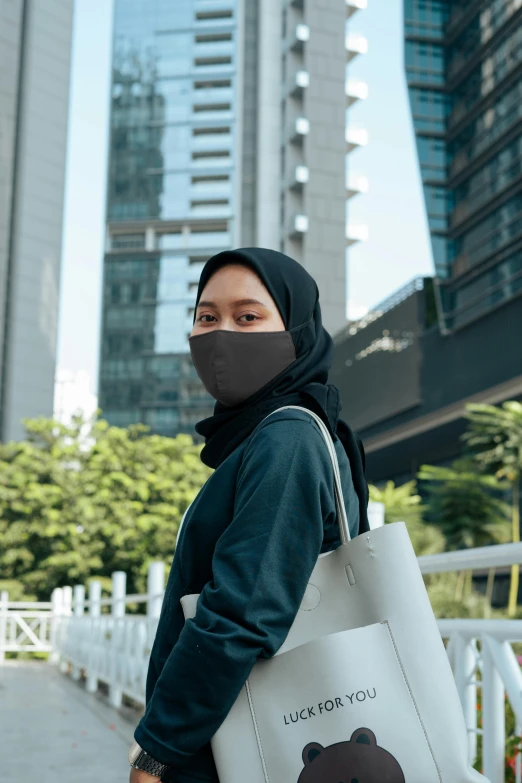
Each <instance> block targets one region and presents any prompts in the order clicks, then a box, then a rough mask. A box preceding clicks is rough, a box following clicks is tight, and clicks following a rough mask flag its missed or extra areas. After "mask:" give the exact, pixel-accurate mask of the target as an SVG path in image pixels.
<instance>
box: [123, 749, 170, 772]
mask: <svg viewBox="0 0 522 783" xmlns="http://www.w3.org/2000/svg"><path fill="white" fill-rule="evenodd" d="M129 764H130V765H131V767H135V769H142V770H143V771H144V772H147V773H148V774H149V775H156V777H158V778H160V777H161V776H162V775H163V773H164V772H165V771H166V770H167V769H168V768H169V764H162V763H161V761H156V759H154V758H152V756H149V754H148V753H146V752H145V751H144V750H143V748H142V747H141V746H140V745H138V743H137V742H136V740H134V742H133V743H132V745H131V746H130V749H129Z"/></svg>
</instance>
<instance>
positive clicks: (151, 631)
mask: <svg viewBox="0 0 522 783" xmlns="http://www.w3.org/2000/svg"><path fill="white" fill-rule="evenodd" d="M164 590H165V563H163V562H162V561H161V560H155V561H154V562H153V563H150V565H149V570H148V574H147V595H148V599H147V647H148V649H149V650H150V649H151V648H152V644H153V642H154V636H155V634H156V628H157V625H158V620H159V616H160V614H161V606H162V603H163V591H164Z"/></svg>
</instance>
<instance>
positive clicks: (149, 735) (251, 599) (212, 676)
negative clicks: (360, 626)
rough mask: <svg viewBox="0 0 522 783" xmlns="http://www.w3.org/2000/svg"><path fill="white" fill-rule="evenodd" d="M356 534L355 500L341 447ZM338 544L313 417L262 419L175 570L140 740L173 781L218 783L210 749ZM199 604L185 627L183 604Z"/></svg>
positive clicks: (227, 465)
mask: <svg viewBox="0 0 522 783" xmlns="http://www.w3.org/2000/svg"><path fill="white" fill-rule="evenodd" d="M335 448H336V452H337V456H338V460H339V465H340V471H341V478H342V484H343V492H344V497H345V505H346V510H347V513H348V520H349V524H350V531H351V535H352V536H355V535H357V533H358V528H359V501H358V498H357V495H356V493H355V490H354V487H353V483H352V479H351V473H350V465H349V462H348V458H347V456H346V453H345V451H344V448H343V446H342V444H341V443H340V441H339V440H336V441H335ZM339 544H340V539H339V533H338V528H337V520H336V510H335V496H334V485H333V472H332V468H331V464H330V459H329V456H328V452H327V449H326V444H325V443H324V440H323V437H322V435H321V433H320V430H319V428H318V426H317V424H316V423H315V421H314V420H313V419H312V417H311V416H309V415H308V414H306V413H302V412H301V411H296V410H286V411H281V412H280V413H275V414H273V415H272V416H270V417H269V418H268V419H265V420H264V421H263V422H262V423H261V424H260V425H259V426H258V427H257V429H256V430H255V431H254V432H253V433H252V435H250V437H248V438H247V439H246V440H245V441H244V442H243V443H242V444H241V445H240V446H238V448H237V449H236V450H235V451H234V452H232V454H230V456H229V457H228V458H227V459H226V460H225V461H224V462H223V463H222V464H221V465H220V466H219V467H218V468H217V470H216V471H215V472H214V473H213V474H212V476H211V477H210V478H209V479H208V481H207V482H206V484H205V485H204V486H203V488H202V489H201V491H200V492H199V494H198V496H197V497H196V499H195V500H194V502H193V503H192V505H191V507H190V508H189V510H188V512H187V515H186V518H185V522H184V524H183V527H182V530H181V533H180V536H179V540H178V544H177V547H176V553H175V557H174V561H173V563H172V568H171V571H170V575H169V579H168V583H167V587H166V591H165V598H164V601H163V607H162V611H161V616H160V620H159V625H158V630H157V634H156V638H155V641H154V645H153V648H152V652H151V658H150V664H149V671H148V675H147V692H146V700H147V706H146V711H145V715H144V716H143V718H142V719H141V721H140V723H139V725H138V727H137V729H136V732H135V738H136V740H137V741H138V743H139V744H140V745H141V747H142V748H143V749H144V750H145V751H147V753H149V754H150V755H151V756H153V757H154V758H156V759H157V760H158V761H161V762H163V763H164V764H170V765H172V767H171V769H170V770H169V771H168V772H167V773H166V775H165V776H164V778H163V779H164V780H166V781H176V783H190V782H191V781H212V783H215V782H216V781H217V780H218V778H217V774H216V769H215V765H214V762H213V759H212V753H211V750H210V745H209V740H210V738H211V737H212V736H213V734H214V733H215V732H216V731H217V729H218V728H219V726H220V725H221V723H222V722H223V720H224V719H225V717H226V715H227V713H228V711H229V709H230V707H231V706H232V704H233V703H234V701H235V699H236V697H237V695H238V694H239V692H240V690H241V688H242V687H243V685H244V683H245V682H246V680H247V679H248V675H249V673H250V670H251V669H252V666H253V665H254V664H255V662H256V661H257V659H258V658H270V657H271V656H273V655H274V654H275V653H276V652H277V650H278V649H279V647H280V646H281V645H282V643H283V642H284V640H285V638H286V636H287V634H288V631H289V629H290V626H291V625H292V622H293V620H294V618H295V616H296V614H297V611H298V609H299V606H300V604H301V600H302V598H303V595H304V592H305V589H306V585H307V582H308V580H309V578H310V575H311V573H312V570H313V568H314V566H315V564H316V561H317V558H318V556H319V554H320V553H321V552H328V551H330V550H332V549H335V548H336V547H337V546H339ZM190 593H201V596H200V599H199V602H198V608H197V612H196V616H195V617H194V619H192V620H189V621H188V622H186V623H185V621H184V617H183V612H182V608H181V605H180V598H181V597H182V596H184V595H188V594H190Z"/></svg>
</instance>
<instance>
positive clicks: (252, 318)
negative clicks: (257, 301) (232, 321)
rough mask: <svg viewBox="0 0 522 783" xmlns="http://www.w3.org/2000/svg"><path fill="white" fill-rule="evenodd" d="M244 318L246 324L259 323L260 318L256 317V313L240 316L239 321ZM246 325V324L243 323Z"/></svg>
mask: <svg viewBox="0 0 522 783" xmlns="http://www.w3.org/2000/svg"><path fill="white" fill-rule="evenodd" d="M242 318H245V319H246V323H252V321H257V320H258V317H257V315H254V313H245V315H240V316H239V320H240V321H241V319H242ZM243 323H245V322H243Z"/></svg>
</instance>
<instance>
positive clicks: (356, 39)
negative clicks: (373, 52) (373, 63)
mask: <svg viewBox="0 0 522 783" xmlns="http://www.w3.org/2000/svg"><path fill="white" fill-rule="evenodd" d="M344 40H345V44H344V45H345V47H346V62H347V63H350V62H352V60H354V59H355V58H356V57H357V55H359V54H367V52H368V39H367V38H365V36H364V35H360V34H359V33H349V34H348V35H347V36H346V38H345V39H344Z"/></svg>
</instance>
